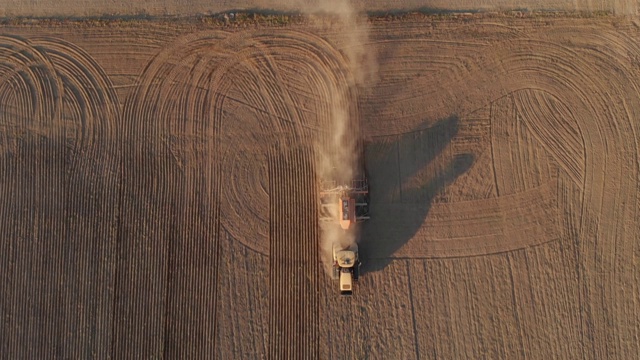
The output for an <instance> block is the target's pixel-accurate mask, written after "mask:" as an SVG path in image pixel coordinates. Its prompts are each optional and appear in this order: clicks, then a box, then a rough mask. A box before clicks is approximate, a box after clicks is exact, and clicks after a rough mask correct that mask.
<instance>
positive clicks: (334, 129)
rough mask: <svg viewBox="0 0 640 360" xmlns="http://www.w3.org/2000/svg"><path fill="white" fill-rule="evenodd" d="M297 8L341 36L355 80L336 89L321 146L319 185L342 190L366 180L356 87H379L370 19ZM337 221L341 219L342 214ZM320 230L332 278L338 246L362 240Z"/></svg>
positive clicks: (352, 233) (324, 8)
mask: <svg viewBox="0 0 640 360" xmlns="http://www.w3.org/2000/svg"><path fill="white" fill-rule="evenodd" d="M297 5H299V6H300V8H301V11H302V12H303V13H304V14H306V15H307V16H308V18H309V20H310V22H311V23H312V24H316V25H317V26H325V27H326V26H327V23H329V26H330V30H331V32H333V33H338V34H340V35H341V36H340V39H339V40H338V41H339V43H338V44H336V45H337V47H338V48H339V49H340V51H341V52H342V53H343V54H344V56H345V58H346V60H347V63H348V65H349V68H348V69H346V70H347V71H349V72H350V76H346V78H347V79H349V80H348V81H347V83H345V84H335V87H336V88H335V89H332V91H331V99H327V100H328V101H329V116H330V119H328V121H327V122H326V124H327V127H328V128H327V129H324V130H325V132H324V134H322V135H321V136H320V137H319V139H318V143H317V144H316V149H317V166H316V170H317V176H318V179H319V180H322V179H325V180H327V179H330V180H335V181H336V183H337V185H350V184H351V180H353V179H355V178H358V177H361V176H362V175H363V165H362V161H363V160H362V159H360V156H361V150H360V149H361V146H360V134H359V130H358V128H359V126H358V123H359V119H357V118H356V117H357V116H355V114H357V111H354V109H357V104H356V103H355V101H356V99H355V97H354V96H353V94H355V89H356V88H357V87H362V86H367V85H369V84H370V83H371V82H372V81H375V79H374V76H372V74H376V73H377V71H376V70H377V67H376V61H375V55H374V54H373V53H372V51H369V49H368V48H367V44H368V43H369V41H368V38H369V24H368V19H367V17H366V15H365V14H362V13H359V12H358V11H357V10H356V9H355V8H354V7H353V6H352V4H351V3H350V2H349V1H348V0H318V1H305V2H302V1H299V2H297ZM336 71H342V70H341V69H337V70H336ZM336 205H337V204H336ZM336 211H337V209H336ZM332 215H334V216H335V218H336V219H337V218H338V214H332ZM320 230H321V235H320V251H321V254H320V256H321V259H322V261H323V263H325V264H327V266H326V268H327V271H329V272H330V271H331V263H332V260H333V259H332V247H333V244H340V245H341V246H343V247H347V246H349V245H351V244H354V243H355V242H356V241H357V240H358V234H357V231H356V230H355V229H350V230H349V231H344V230H343V229H342V228H341V227H340V226H339V225H338V224H337V223H321V229H320Z"/></svg>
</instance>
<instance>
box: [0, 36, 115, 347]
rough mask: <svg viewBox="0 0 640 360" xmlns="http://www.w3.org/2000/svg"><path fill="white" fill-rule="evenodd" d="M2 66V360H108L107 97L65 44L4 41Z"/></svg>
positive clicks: (100, 75) (111, 231) (111, 180)
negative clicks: (48, 359) (92, 359)
mask: <svg viewBox="0 0 640 360" xmlns="http://www.w3.org/2000/svg"><path fill="white" fill-rule="evenodd" d="M0 63H2V65H0V103H1V104H2V106H0V108H1V109H2V110H0V112H1V113H0V132H1V133H2V135H0V139H2V140H1V143H0V146H1V149H0V156H1V159H2V163H3V165H4V166H3V168H6V169H11V170H12V171H10V172H7V173H4V174H3V178H2V182H1V183H2V185H3V186H2V187H3V191H5V193H6V194H8V196H7V197H4V198H3V200H4V201H3V202H2V206H1V208H2V210H0V212H1V213H3V215H4V214H6V215H7V216H6V217H3V219H6V220H7V221H6V222H4V227H3V228H2V233H3V239H2V246H3V247H5V246H6V247H8V249H6V250H7V252H6V254H7V257H4V258H3V259H2V260H5V259H6V263H5V261H2V260H0V262H1V263H2V264H0V266H2V268H3V269H6V270H7V271H6V273H5V274H6V277H5V278H4V281H3V282H2V285H0V286H1V287H2V293H3V299H4V300H3V303H2V306H0V309H2V310H1V311H2V314H0V318H1V319H2V323H3V329H4V330H3V331H2V333H3V334H4V336H3V337H2V340H1V346H2V350H1V351H0V352H2V353H4V354H8V355H9V356H12V357H41V356H42V355H43V354H52V353H55V354H57V356H59V357H87V356H89V355H90V354H93V355H94V356H95V355H99V356H106V354H107V351H108V347H109V346H108V344H109V343H110V341H111V321H112V304H113V302H112V299H113V293H112V291H111V286H112V284H113V281H114V273H113V272H114V267H113V264H114V263H113V261H114V260H113V258H112V256H113V249H114V245H115V235H116V234H115V225H116V221H117V219H116V214H117V208H118V202H117V201H112V199H113V198H114V197H115V195H116V194H117V193H118V178H119V173H118V169H117V163H118V157H119V152H118V149H117V147H116V146H115V141H114V140H115V139H114V137H113V133H112V131H111V129H112V127H114V126H115V125H116V124H117V122H118V110H117V104H118V100H117V97H116V95H115V91H114V90H113V87H112V85H111V82H110V81H109V79H108V77H107V76H106V74H105V73H104V71H103V70H102V68H101V67H100V66H99V65H98V64H97V62H96V61H95V60H93V59H92V58H91V56H90V55H88V54H87V53H86V52H85V51H84V50H82V49H80V48H79V47H77V46H75V45H73V44H71V43H68V42H66V41H64V40H61V39H55V38H37V37H34V38H30V39H22V38H18V37H10V36H1V37H0ZM7 209H15V210H18V209H19V210H18V211H15V210H9V211H7ZM5 236H6V238H5ZM3 250H4V249H3ZM3 253H4V251H3ZM67 336H68V337H72V338H73V339H74V341H73V342H69V341H68V338H67ZM25 343H28V344H31V345H30V346H29V347H25V346H24V344H25ZM38 354H40V355H38ZM100 354H102V355H100Z"/></svg>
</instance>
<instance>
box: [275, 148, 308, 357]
mask: <svg viewBox="0 0 640 360" xmlns="http://www.w3.org/2000/svg"><path fill="white" fill-rule="evenodd" d="M312 158H313V157H312V156H311V154H310V152H309V151H303V150H292V151H290V152H285V153H284V154H283V153H282V152H281V151H279V150H277V151H275V152H273V153H272V155H271V157H270V162H269V186H270V192H269V193H270V215H271V216H270V218H271V221H270V244H271V245H270V253H269V259H270V280H271V291H270V304H269V308H270V309H269V314H270V316H269V324H270V329H269V333H270V342H269V353H268V358H270V359H316V358H318V346H319V343H318V326H319V324H318V322H319V318H318V316H319V305H318V302H319V299H318V276H319V267H318V266H317V264H318V261H319V259H318V243H317V241H318V235H319V234H318V226H317V221H318V220H317V219H318V218H317V215H318V214H317V208H316V205H315V200H316V198H315V194H316V190H317V189H316V186H315V177H314V176H313V173H314V172H313V162H312ZM292 200H294V201H292Z"/></svg>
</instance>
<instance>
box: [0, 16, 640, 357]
mask: <svg viewBox="0 0 640 360" xmlns="http://www.w3.org/2000/svg"><path fill="white" fill-rule="evenodd" d="M332 21H334V20H331V19H327V20H326V21H325V22H314V23H313V24H310V23H306V22H302V23H299V22H294V23H289V25H286V26H264V25H254V24H247V23H244V24H239V26H238V27H222V26H221V25H220V26H218V25H216V26H217V27H215V26H213V25H207V24H206V23H203V22H187V21H182V22H180V21H176V22H170V21H169V22H160V21H156V22H151V21H116V22H107V23H102V24H92V23H87V22H69V23H63V24H60V25H42V24H40V25H20V26H15V25H14V26H9V25H7V26H4V27H3V28H2V33H3V34H4V35H2V36H0V163H1V164H2V169H3V171H2V173H1V174H0V191H1V194H2V195H1V196H0V218H1V219H2V221H1V222H0V234H2V235H0V268H1V269H2V271H1V272H0V273H1V274H2V276H1V277H0V354H8V355H7V356H9V357H11V358H47V357H51V356H52V355H53V356H54V357H60V358H91V357H97V358H105V357H109V356H110V357H113V358H156V357H167V358H194V357H202V358H211V357H217V358H272V359H280V358H292V359H298V358H318V359H331V358H336V359H341V358H375V359H411V358H446V359H448V358H509V359H513V358H539V359H569V358H582V359H602V358H633V357H635V355H636V354H638V353H640V348H639V347H640V345H639V344H640V342H638V340H637V339H638V337H639V336H640V305H639V304H640V302H638V294H639V291H640V289H639V288H638V287H639V284H640V276H639V274H640V273H639V269H638V266H639V264H640V263H639V261H638V256H639V255H640V247H638V246H637V238H638V234H639V233H640V225H639V224H640V221H639V220H640V219H639V216H638V210H637V209H638V208H640V197H639V191H640V182H639V181H638V179H639V178H640V174H639V169H640V162H639V149H638V140H637V139H638V134H637V133H638V130H639V129H638V121H637V119H638V118H639V117H640V98H639V97H638V89H640V82H639V81H638V79H640V45H638V42H637V39H638V38H639V36H640V31H639V30H638V28H637V27H636V26H635V25H634V23H633V22H632V21H631V20H626V19H621V18H615V17H587V18H581V17H577V16H571V17H568V16H564V17H563V16H561V17H558V16H553V17H552V16H530V17H527V18H516V17H510V16H504V15H500V16H498V15H496V16H489V15H485V16H453V15H447V16H433V17H432V16H423V15H413V16H405V17H400V18H395V19H390V18H376V19H373V20H372V21H371V22H370V28H369V36H368V38H369V40H368V43H367V44H366V47H367V49H368V50H369V51H370V53H371V54H375V58H376V59H377V67H376V68H375V69H373V68H371V69H370V70H369V71H371V72H370V73H367V74H365V75H366V77H367V78H369V79H370V81H368V82H367V83H366V84H365V85H362V86H358V87H351V88H348V89H346V90H345V88H346V87H348V85H347V84H350V83H353V79H352V78H353V73H354V71H356V70H357V69H353V68H350V65H349V64H350V62H349V61H348V59H347V58H346V55H345V54H346V53H348V52H349V51H350V49H349V48H347V46H348V44H349V41H347V40H348V39H347V38H346V35H345V34H344V32H341V31H338V30H335V29H336V28H335V27H333V26H332ZM98 25H100V26H98ZM367 69H369V68H367ZM360 70H361V69H360ZM374 70H375V71H374ZM336 94H341V96H342V98H339V99H336ZM335 101H340V102H345V103H350V104H352V105H351V106H353V109H352V111H351V112H350V113H353V114H358V116H359V119H357V122H359V124H360V129H359V131H360V133H361V134H362V136H363V138H364V144H365V145H364V155H365V156H364V157H365V160H366V168H367V172H368V175H369V180H370V185H371V199H372V205H371V217H372V219H371V220H370V221H369V222H367V223H365V224H364V225H363V226H362V228H361V239H360V249H361V256H362V258H363V259H362V260H363V262H364V266H363V269H362V270H363V275H362V276H361V279H360V281H359V283H358V284H357V287H356V292H355V295H354V296H353V297H351V298H344V297H340V296H339V295H337V285H336V284H335V283H333V282H332V281H331V279H330V278H329V277H328V276H326V274H325V273H324V270H323V265H322V264H321V263H320V255H319V249H318V247H319V244H318V238H319V229H318V223H317V216H318V214H317V208H316V201H317V198H316V196H317V195H316V194H317V186H316V177H315V172H316V169H315V166H316V165H315V162H314V159H315V157H316V154H315V151H316V150H315V148H314V146H313V144H315V143H316V140H317V139H320V138H322V136H324V135H323V134H326V132H327V131H328V129H327V127H328V126H330V124H331V122H330V121H329V120H328V119H327V114H330V113H331V108H332V106H333V105H334V104H333V103H334V102H335Z"/></svg>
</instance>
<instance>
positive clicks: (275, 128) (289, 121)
mask: <svg viewBox="0 0 640 360" xmlns="http://www.w3.org/2000/svg"><path fill="white" fill-rule="evenodd" d="M282 64H297V65H298V66H297V67H296V68H295V69H296V71H295V72H293V71H292V69H293V67H292V65H289V67H287V66H286V65H285V66H283V65H282ZM343 68H344V61H343V59H342V58H341V57H340V55H339V54H338V53H336V52H335V51H333V50H332V49H331V47H328V46H327V44H326V43H325V42H323V41H322V40H320V39H319V38H317V37H315V36H314V35H310V34H307V33H303V32H297V31H281V32H278V33H276V34H267V33H264V32H260V31H257V32H243V33H238V34H229V33H223V32H216V31H212V32H202V33H197V34H192V35H188V36H185V37H184V38H182V39H179V40H178V41H177V42H176V43H174V44H173V45H172V46H171V47H169V48H168V49H167V50H165V51H163V52H161V53H160V54H158V55H157V56H156V57H155V58H154V60H153V61H151V62H150V63H149V65H148V66H147V67H146V69H145V72H144V73H143V74H142V75H141V77H140V80H139V84H140V85H139V87H138V89H137V90H136V91H135V92H134V93H133V94H132V95H131V97H130V98H129V100H128V102H127V105H126V107H125V119H126V121H127V123H128V126H127V127H125V128H124V133H125V149H127V150H126V153H128V154H131V155H130V156H131V159H129V160H128V161H130V162H131V163H132V164H135V163H142V164H144V167H143V169H142V171H132V172H129V173H126V174H125V177H126V179H125V181H126V182H127V183H131V184H132V186H131V188H130V189H129V190H127V191H126V192H125V198H127V199H128V201H127V202H126V204H125V205H126V206H125V207H126V208H127V209H126V210H123V211H124V212H123V215H122V216H123V218H129V217H132V218H134V219H136V218H137V219H139V220H134V222H145V223H148V224H149V225H148V226H147V227H137V228H130V229H127V230H126V231H125V234H126V235H125V240H124V241H125V243H127V245H126V246H127V248H128V249H129V250H126V251H124V252H123V254H122V255H123V256H125V259H126V260H125V261H124V264H123V268H124V269H127V270H126V271H125V272H123V275H122V277H121V278H122V279H124V280H125V281H127V283H126V284H123V288H122V293H123V294H126V293H127V292H128V291H130V290H131V289H133V288H141V287H142V286H141V285H143V284H142V282H143V281H148V280H147V277H148V276H154V281H153V286H151V287H149V286H147V288H146V289H143V291H142V292H139V293H132V297H131V298H129V299H123V300H122V301H120V303H119V306H118V311H119V312H120V313H121V314H122V315H120V316H118V317H119V318H127V319H132V320H129V321H128V322H122V323H120V324H119V325H118V328H117V332H118V336H117V339H118V340H117V342H116V343H115V345H114V356H116V354H120V355H122V356H124V354H125V352H126V351H128V349H131V348H130V347H128V346H127V347H125V345H124V344H125V341H124V339H129V338H131V337H133V338H134V339H135V340H134V341H135V342H136V343H137V344H139V345H138V346H134V347H132V348H133V349H136V351H138V352H137V353H136V354H137V355H142V356H146V355H150V356H153V355H157V354H160V353H163V354H164V355H165V356H168V357H175V356H195V355H196V354H211V353H213V352H214V351H215V350H214V349H215V347H216V344H215V341H214V342H206V341H205V339H207V338H211V337H213V338H214V339H218V337H217V336H216V334H215V326H217V325H215V326H213V330H211V329H209V330H206V329H205V327H206V326H207V325H205V324H203V325H202V326H197V327H195V328H194V327H193V323H195V322H196V320H195V319H191V318H190V314H196V313H197V312H194V311H193V308H196V309H197V308H202V309H203V311H204V309H210V308H212V307H213V308H216V309H217V305H216V304H217V299H218V297H219V296H226V295H224V294H220V293H219V292H218V290H217V289H218V288H219V285H218V281H217V280H216V281H214V282H211V281H206V276H205V275H203V274H204V272H201V271H202V268H200V265H199V263H200V262H199V261H197V259H198V256H201V254H208V253H216V254H218V253H219V251H220V248H219V246H220V245H219V241H218V236H219V229H220V226H222V227H223V228H224V229H225V230H226V231H228V232H229V234H230V236H231V237H232V238H233V239H235V240H236V241H239V242H240V243H242V244H244V245H245V246H247V247H248V248H250V249H252V250H255V251H257V252H259V253H264V254H269V252H268V251H269V245H267V244H268V243H267V241H269V239H270V237H269V233H267V230H268V227H267V226H266V225H267V221H272V218H271V217H269V213H268V209H269V207H270V205H269V202H270V201H271V199H272V198H273V195H272V194H271V193H270V192H268V191H267V190H268V189H267V184H266V183H265V177H266V175H267V174H268V172H267V171H270V170H269V169H270V168H271V165H268V164H267V161H268V159H267V158H266V157H265V155H264V154H267V149H269V148H272V149H273V146H274V145H275V144H278V143H280V144H291V145H292V146H296V145H295V144H301V143H303V142H308V141H310V140H311V139H312V136H314V135H315V134H316V133H317V131H318V128H319V125H318V124H319V123H320V121H321V120H324V119H326V118H327V117H328V116H327V114H326V113H324V112H325V111H327V109H329V108H330V107H331V106H332V105H333V104H332V101H333V98H332V97H331V98H329V97H326V96H329V95H327V94H331V93H332V91H331V90H333V89H336V88H339V87H340V86H344V85H342V84H345V83H346V81H345V76H347V75H348V73H347V72H345V71H342V72H341V71H337V72H333V71H330V70H329V69H331V70H333V69H343ZM317 80H320V82H319V83H318V84H313V83H312V82H313V81H317ZM327 89H329V90H327ZM303 90H304V91H307V92H309V91H310V94H311V95H305V94H304V92H303ZM298 92H300V93H302V94H303V95H304V96H306V99H307V101H306V102H304V103H303V104H298V101H299V97H298V96H299V95H298ZM318 94H319V95H320V96H318ZM323 96H324V97H323ZM139 159H141V160H139ZM301 176H302V177H303V178H304V181H306V182H307V183H305V184H307V185H305V186H306V187H305V188H304V191H306V192H308V191H309V184H310V182H311V181H312V179H313V176H312V173H310V172H306V173H302V174H301ZM305 176H306V177H308V179H307V178H305ZM266 178H267V179H268V177H266ZM303 178H301V180H300V181H302V180H303ZM282 181H285V179H284V178H283V179H282ZM137 189H143V191H142V193H136V190H137ZM145 189H148V190H145ZM194 190H195V191H194ZM296 191H298V192H300V193H302V191H303V190H296ZM176 193H178V194H180V195H179V196H178V197H176V195H172V194H176ZM314 194H315V193H314ZM305 196H306V195H305ZM287 200H288V201H290V198H288V197H287ZM209 204H214V205H209ZM311 204H315V203H311V202H309V203H308V205H309V206H311ZM149 207H153V208H155V209H151V210H150V209H148V208H149ZM195 209H198V212H195V211H194V210H195ZM142 211H145V212H148V213H150V214H149V215H137V214H139V213H141V212H142ZM212 212H213V213H214V214H224V215H216V216H214V217H213V219H211V217H210V216H207V214H211V213H212ZM309 216H311V215H309ZM163 219H164V220H163ZM192 228H196V229H195V230H194V229H192ZM199 228H200V229H202V230H197V229H199ZM207 229H216V230H215V231H214V232H213V233H212V232H210V231H209V230H207ZM261 229H263V230H261ZM313 234H316V233H315V232H312V233H311V235H307V236H313ZM140 236H143V237H150V238H151V237H152V238H154V239H156V240H155V243H154V245H153V248H154V249H151V248H149V246H150V245H148V246H147V248H149V249H148V250H147V249H145V247H144V246H142V247H140V245H136V243H135V242H134V241H133V239H135V238H138V237H140ZM196 239H199V240H196ZM204 239H206V241H205V240H204ZM294 240H295V239H293V240H289V238H284V239H283V240H282V241H294ZM289 245H292V244H289ZM296 246H298V245H296ZM213 249H217V250H213ZM296 249H298V248H296ZM299 250H300V251H305V252H307V253H308V255H305V256H316V257H317V246H315V247H313V249H311V248H310V247H303V248H299ZM125 253H131V254H133V255H128V254H125ZM140 257H142V258H145V259H147V260H145V264H146V265H142V266H141V265H140V264H136V265H135V266H133V265H132V264H131V262H133V261H138V260H136V259H139V258H140ZM207 259H209V260H207V261H203V263H206V264H207V265H206V266H205V265H203V267H206V268H207V269H209V270H212V271H213V278H214V279H216V278H217V276H218V275H216V274H217V272H216V269H217V268H218V266H219V263H218V261H219V260H218V259H219V255H216V256H213V255H212V256H211V257H210V258H207ZM214 259H215V260H214ZM312 259H313V258H312ZM307 260H308V259H307ZM309 261H310V260H309ZM128 264H129V265H128ZM132 267H134V268H135V267H142V268H143V269H144V268H147V270H145V271H146V272H145V273H143V274H136V273H135V269H133V270H132V269H131V268H132ZM132 274H133V275H134V276H137V277H136V278H134V280H131V276H132ZM154 274H155V275H154ZM314 274H315V273H314ZM314 276H317V275H314ZM209 278H211V273H210V272H209ZM205 283H206V285H205ZM312 284H315V280H314V282H313V283H312ZM202 288H206V289H208V290H204V291H206V292H207V293H208V294H209V296H208V297H207V298H208V299H210V300H209V301H210V302H208V303H205V302H202V301H201V300H198V299H201V297H193V298H192V297H190V295H189V294H191V293H194V292H196V293H197V290H199V289H202ZM143 294H147V295H143ZM139 296H142V297H144V298H146V299H149V300H148V301H149V302H148V303H146V304H145V306H144V308H142V307H140V306H141V305H140V304H138V303H137V302H138V301H139V300H135V299H136V298H137V297H139ZM303 300H304V301H306V302H310V301H312V300H311V299H306V298H305V299H303ZM185 304H190V306H191V307H192V308H191V309H187V308H186V307H185ZM316 309H317V307H316ZM143 310H144V311H143ZM315 313H316V317H317V311H316V312H315ZM210 316H211V318H210V319H209V321H207V322H206V323H211V324H215V323H216V321H217V320H216V317H215V315H210ZM138 317H140V318H143V319H139V318H138ZM307 317H308V316H307ZM134 319H136V320H134ZM147 319H157V320H147ZM314 321H315V324H317V320H314ZM132 326H145V327H148V328H149V327H150V328H151V329H152V333H153V334H156V337H155V340H146V339H141V338H139V337H136V335H135V334H136V333H138V332H137V331H136V330H135V327H132ZM297 326H298V327H300V326H302V325H300V323H298V325H297ZM305 326H306V325H305ZM313 326H316V327H317V325H312V327H313ZM194 333H195V338H194ZM289 335H290V336H294V338H289V339H288V340H287V341H285V342H284V343H283V344H290V345H289V346H290V347H292V348H297V349H298V350H295V351H302V350H301V349H305V348H307V347H309V346H311V344H312V343H313V342H314V341H315V340H313V339H315V338H314V337H317V330H316V331H315V332H311V333H310V335H309V336H310V337H309V338H307V339H306V340H304V342H302V343H298V342H297V341H296V340H295V336H296V333H295V332H293V333H290V334H289ZM221 341H227V340H224V339H222V340H221ZM188 343H191V344H193V343H196V344H198V345H197V346H190V347H187V346H185V344H188ZM200 345H202V347H199V346H200ZM281 345H282V344H281ZM291 351H294V350H291ZM120 355H118V356H120ZM129 355H131V356H134V355H135V354H129Z"/></svg>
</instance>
